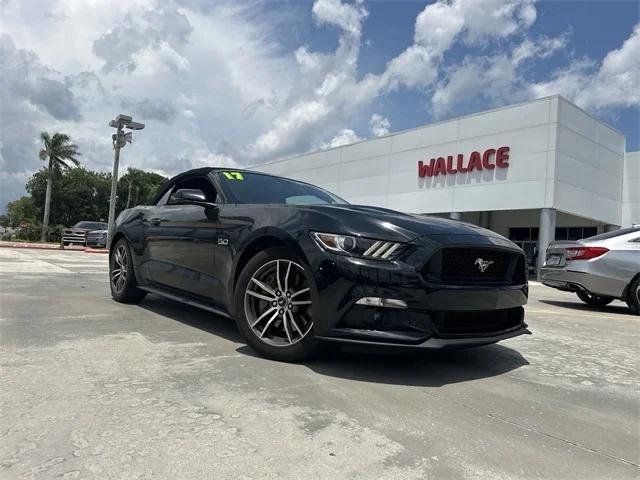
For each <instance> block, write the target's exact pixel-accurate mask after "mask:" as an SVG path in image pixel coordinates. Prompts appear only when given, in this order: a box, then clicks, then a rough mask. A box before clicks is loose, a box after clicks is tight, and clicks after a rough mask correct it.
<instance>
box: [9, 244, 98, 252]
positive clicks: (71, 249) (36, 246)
mask: <svg viewBox="0 0 640 480" xmlns="http://www.w3.org/2000/svg"><path fill="white" fill-rule="evenodd" d="M0 248H24V249H30V250H58V251H64V252H84V253H109V250H107V249H106V248H91V247H65V248H64V249H62V248H60V246H59V245H56V244H38V243H21V242H16V243H12V242H0Z"/></svg>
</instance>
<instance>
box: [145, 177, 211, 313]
mask: <svg viewBox="0 0 640 480" xmlns="http://www.w3.org/2000/svg"><path fill="white" fill-rule="evenodd" d="M182 189H196V190H201V191H202V192H203V193H205V196H206V200H207V203H208V204H209V205H205V204H194V203H185V202H181V201H179V200H177V199H176V198H175V195H176V193H177V192H178V191H179V190H182ZM218 198H219V197H218V196H217V193H216V191H215V187H213V185H212V184H211V182H210V180H209V179H208V178H207V177H206V176H198V177H192V178H187V179H184V180H181V181H179V182H177V183H176V185H175V186H174V187H173V189H172V193H171V194H170V196H169V198H168V201H167V203H166V204H164V205H156V206H155V207H154V209H153V211H152V212H151V213H150V215H149V218H148V222H147V226H146V232H145V237H146V250H147V255H146V257H147V262H146V269H145V270H146V273H147V276H148V279H149V280H150V281H151V282H153V283H155V284H159V285H160V286H163V287H165V288H169V289H171V290H174V291H178V292H180V293H186V294H190V295H194V296H197V297H201V298H203V299H206V300H208V301H211V302H212V303H215V304H221V303H222V302H220V300H219V299H220V290H221V284H220V279H219V278H218V276H217V275H216V265H215V246H216V245H217V243H218V237H219V233H220V223H219V221H218V207H217V203H216V202H217V201H218Z"/></svg>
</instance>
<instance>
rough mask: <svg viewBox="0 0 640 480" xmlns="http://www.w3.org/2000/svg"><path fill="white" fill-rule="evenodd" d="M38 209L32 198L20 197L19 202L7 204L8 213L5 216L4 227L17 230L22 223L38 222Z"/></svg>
mask: <svg viewBox="0 0 640 480" xmlns="http://www.w3.org/2000/svg"><path fill="white" fill-rule="evenodd" d="M37 215H38V209H37V208H36V206H35V204H34V203H33V199H32V198H31V197H20V198H19V199H18V200H14V201H13V202H9V203H7V213H6V214H5V215H3V217H5V218H3V223H2V225H3V226H5V227H13V228H16V227H17V226H18V225H20V222H22V221H23V220H26V221H27V222H29V223H35V222H36V221H37Z"/></svg>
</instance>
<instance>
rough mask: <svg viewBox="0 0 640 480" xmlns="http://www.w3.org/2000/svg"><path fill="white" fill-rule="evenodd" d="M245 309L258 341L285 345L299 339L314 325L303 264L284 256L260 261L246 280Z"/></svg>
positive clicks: (309, 291) (277, 345)
mask: <svg viewBox="0 0 640 480" xmlns="http://www.w3.org/2000/svg"><path fill="white" fill-rule="evenodd" d="M244 310H245V315H246V318H247V321H248V323H249V327H250V328H251V330H252V331H253V333H254V334H255V335H256V337H258V338H259V339H260V340H261V341H263V342H265V343H267V344H269V345H272V346H276V347H286V346H289V345H293V344H295V343H298V342H299V341H300V340H302V339H303V338H304V337H305V336H306V335H307V334H308V333H309V332H310V331H311V327H312V326H313V321H312V319H311V290H310V288H309V282H308V281H307V277H306V276H305V274H304V269H303V268H302V266H300V265H299V264H297V263H296V262H293V261H291V260H286V259H278V260H272V261H270V262H267V263H265V264H264V265H262V266H261V267H260V268H259V269H258V270H257V271H256V272H255V273H254V274H253V276H252V277H251V279H250V280H249V283H248V285H247V288H246V290H245V295H244Z"/></svg>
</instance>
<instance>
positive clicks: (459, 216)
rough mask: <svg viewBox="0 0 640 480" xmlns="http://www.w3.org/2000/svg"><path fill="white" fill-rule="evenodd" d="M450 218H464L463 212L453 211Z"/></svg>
mask: <svg viewBox="0 0 640 480" xmlns="http://www.w3.org/2000/svg"><path fill="white" fill-rule="evenodd" d="M449 218H450V219H452V220H462V214H461V213H460V212H451V213H450V214H449Z"/></svg>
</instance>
